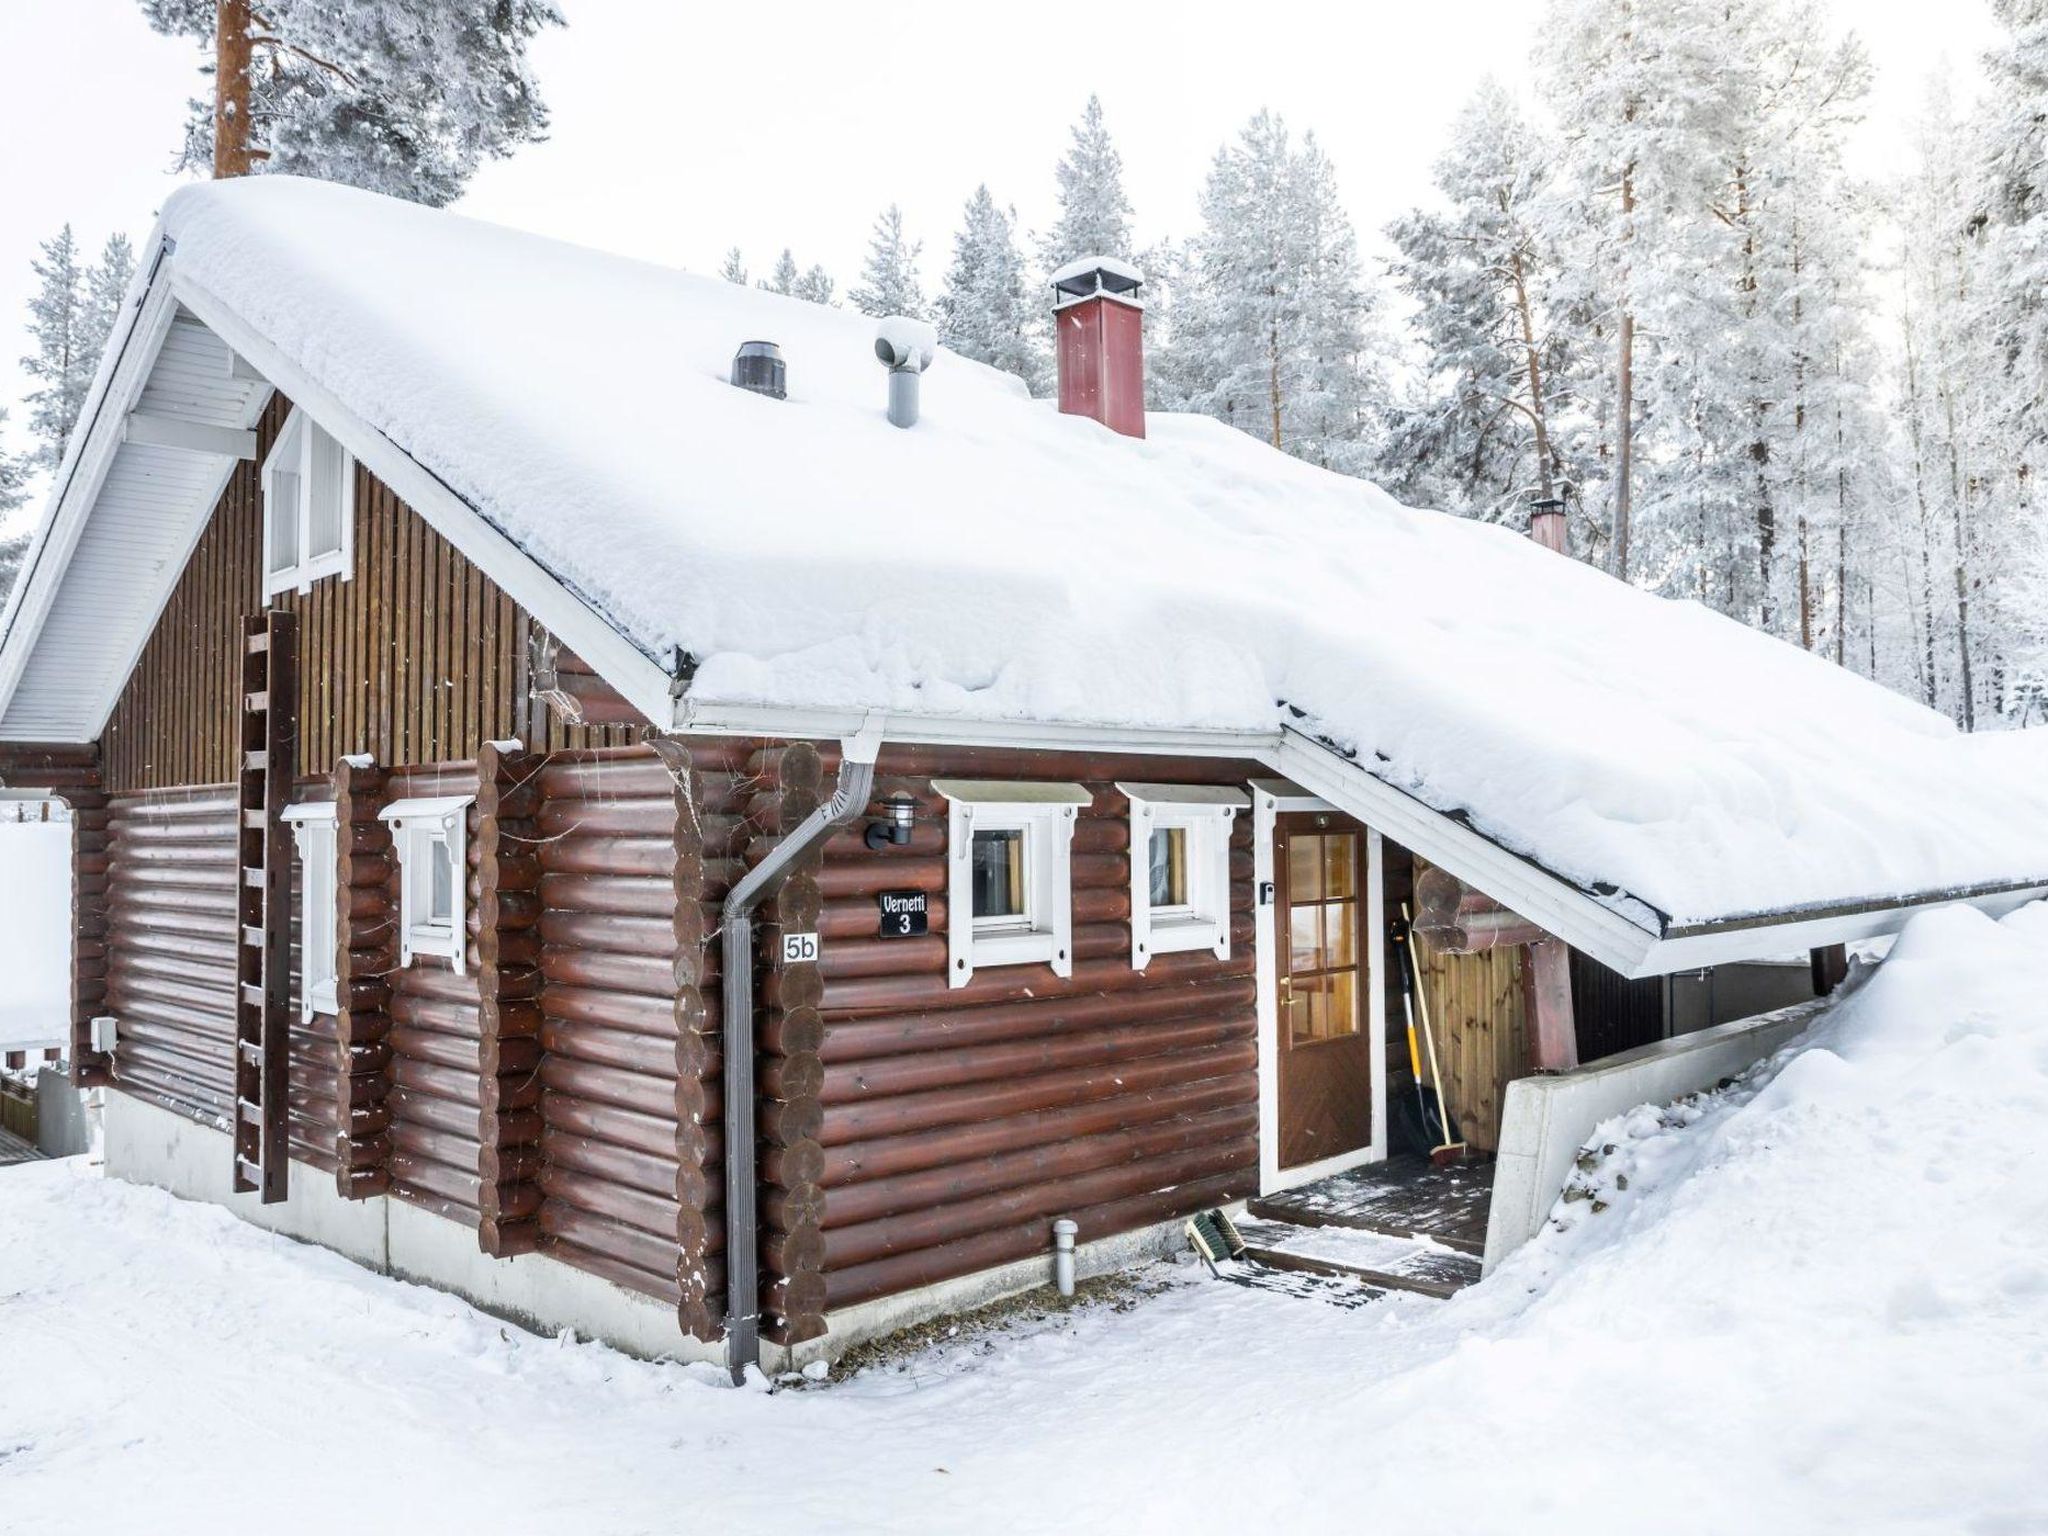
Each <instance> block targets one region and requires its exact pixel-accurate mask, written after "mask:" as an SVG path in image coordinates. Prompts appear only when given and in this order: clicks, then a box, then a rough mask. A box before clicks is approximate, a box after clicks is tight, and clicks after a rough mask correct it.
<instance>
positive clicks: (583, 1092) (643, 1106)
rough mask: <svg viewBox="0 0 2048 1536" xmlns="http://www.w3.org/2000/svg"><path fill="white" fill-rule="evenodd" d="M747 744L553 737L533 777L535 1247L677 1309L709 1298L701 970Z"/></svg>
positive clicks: (715, 1109)
mask: <svg viewBox="0 0 2048 1536" xmlns="http://www.w3.org/2000/svg"><path fill="white" fill-rule="evenodd" d="M750 752H751V749H750V748H748V747H745V746H743V745H741V744H718V743H713V744H707V745H704V746H701V747H698V748H695V749H690V748H685V747H684V746H682V745H681V744H679V743H673V742H667V743H661V744H659V750H657V749H656V748H655V747H637V748H630V749H614V750H610V751H588V752H565V753H558V754H556V755H554V756H553V757H551V758H549V759H548V760H547V762H546V763H545V764H544V766H543V767H542V768H541V770H540V773H539V775H538V784H539V786H540V791H541V799H540V805H539V808H538V811H537V812H536V815H535V818H534V826H535V829H536V833H537V837H538V845H537V846H538V863H539V868H540V878H539V885H538V897H539V932H540V938H541V946H540V969H541V976H542V985H541V993H540V1011H541V1025H540V1028H541V1045H542V1047H543V1052H544V1054H543V1056H542V1060H541V1068H540V1076H541V1094H540V1119H541V1135H540V1150H541V1174H540V1180H541V1185H542V1188H543V1191H544V1193H545V1195H546V1200H545V1202H544V1203H543V1205H542V1206H541V1211H540V1223H541V1227H542V1230H543V1232H544V1234H545V1237H544V1246H545V1248H546V1251H548V1252H550V1253H552V1254H553V1255H554V1256H555V1257H557V1258H560V1259H562V1260H563V1261H565V1262H567V1263H570V1264H574V1265H576V1266H578V1267H579V1268H583V1269H587V1270H590V1271H592V1272H594V1273H597V1274H601V1275H604V1276H606V1277H607V1278H609V1279H612V1280H614V1281H616V1282H617V1283H619V1284H621V1285H625V1286H628V1287H629V1288H631V1289H634V1290H638V1291H641V1292H644V1293H645V1294H648V1295H651V1296H658V1297H661V1298H662V1299H664V1300H666V1301H669V1302H671V1303H672V1304H674V1305H675V1306H676V1307H677V1309H678V1317H679V1320H680V1323H681V1326H682V1327H683V1328H684V1329H685V1330H686V1331H688V1332H690V1333H692V1334H693V1335H695V1336H697V1337H699V1338H706V1339H709V1338H714V1337H716V1336H717V1333H718V1326H719V1320H720V1318H721V1316H722V1312H723V1296H722V1292H723V1285H724V1262H723V1257H722V1253H723V1244H724V1233H723V1229H722V1227H721V1225H720V1222H719V1217H720V1214H721V1211H722V1208H723V1204H724V1201H723V1192H722V1188H721V1186H720V1179H721V1177H722V1172H721V1170H722V1167H723V1163H722V1156H723V1148H722V1145H721V1144H720V1142H719V1140H718V1130H719V1120H720V1115H719V1104H718V1094H719V1092H720V1079H719V1075H718V1056H717V1048H716V1037H715V1031H716V1027H717V1026H716V1000H715V997H709V996H707V989H710V990H711V991H713V992H715V989H716V986H717V970H716V965H715V962H714V958H713V956H712V955H711V953H710V951H709V949H708V946H707V937H708V934H709V932H710V930H711V928H713V927H715V923H716V918H715V916H710V915H707V914H709V913H711V912H712V911H713V910H714V904H715V903H716V901H717V900H718V899H719V898H721V897H722V896H723V894H724V888H725V885H726V884H727V883H729V879H730V854H729V848H730V845H731V844H732V843H733V841H734V839H735V836H736V832H737V825H736V816H735V807H736V805H737V804H739V803H740V794H741V791H740V789H739V788H738V785H739V781H740V775H739V774H738V773H736V772H735V771H734V768H735V765H737V764H738V763H740V762H742V761H743V760H744V759H745V757H746V756H747V755H749V753H750Z"/></svg>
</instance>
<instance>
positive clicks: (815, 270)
mask: <svg viewBox="0 0 2048 1536" xmlns="http://www.w3.org/2000/svg"><path fill="white" fill-rule="evenodd" d="M832 290H833V283H832V278H831V275H830V274H829V273H827V272H826V270H825V269H824V268H823V267H822V266H820V265H818V263H816V262H812V263H811V265H810V266H809V267H807V268H805V269H804V275H803V276H802V277H800V278H798V279H797V280H796V283H795V285H794V286H792V287H791V289H790V290H789V291H790V292H791V293H792V294H793V295H795V296H796V297H797V298H799V299H803V300H805V301H807V302H808V303H812V304H824V305H830V304H831V303H832Z"/></svg>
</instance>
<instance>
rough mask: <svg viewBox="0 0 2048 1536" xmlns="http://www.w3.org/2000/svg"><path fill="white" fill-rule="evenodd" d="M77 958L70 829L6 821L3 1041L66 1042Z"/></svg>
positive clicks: (0, 907)
mask: <svg viewBox="0 0 2048 1536" xmlns="http://www.w3.org/2000/svg"><path fill="white" fill-rule="evenodd" d="M70 960H71V825H70V823H69V822H35V821H31V822H18V823H17V822H10V821H0V1043H5V1042H8V1041H14V1040H21V1041H27V1040H61V1039H63V1038H64V1037H65V1035H66V1034H67V1033H68V1032H69V1025H68V1022H67V1021H68V1020H69V1018H70V1016H71V1003H70V997H71V991H70V989H71V976H70Z"/></svg>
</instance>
